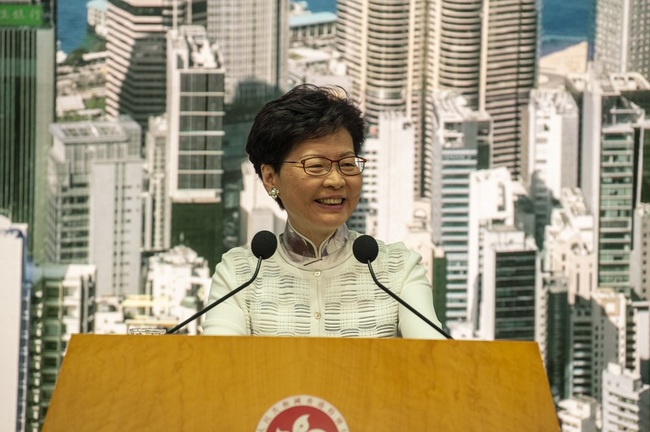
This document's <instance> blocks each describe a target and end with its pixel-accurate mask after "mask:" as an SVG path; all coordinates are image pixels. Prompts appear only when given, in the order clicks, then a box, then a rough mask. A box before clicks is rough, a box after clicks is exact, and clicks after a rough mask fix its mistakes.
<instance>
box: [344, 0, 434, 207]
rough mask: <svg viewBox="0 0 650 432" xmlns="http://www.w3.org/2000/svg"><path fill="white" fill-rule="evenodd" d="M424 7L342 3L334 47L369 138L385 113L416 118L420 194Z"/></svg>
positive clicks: (407, 1) (379, 0)
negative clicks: (367, 126) (338, 54)
mask: <svg viewBox="0 0 650 432" xmlns="http://www.w3.org/2000/svg"><path fill="white" fill-rule="evenodd" d="M425 7H426V2H425V1H423V0H418V1H413V0H398V1H391V2H386V1H383V0H362V1H358V0H339V1H338V2H337V22H336V43H335V47H336V50H337V51H338V52H339V53H340V56H341V57H340V59H341V61H342V63H343V64H344V65H345V67H346V74H347V75H348V76H349V77H350V78H351V79H352V91H351V93H352V96H353V97H354V98H355V100H357V101H358V102H359V107H360V108H361V110H362V111H363V112H364V114H365V116H366V118H367V121H368V125H369V126H370V135H375V134H376V133H377V126H378V124H379V116H380V113H381V112H383V111H399V112H402V113H404V114H405V115H406V116H407V117H409V118H410V119H411V123H412V127H413V133H414V139H415V159H414V164H415V167H414V169H415V178H414V184H413V191H414V192H415V194H416V195H417V194H420V190H421V184H420V183H421V180H420V177H421V173H420V171H421V170H422V168H421V166H422V162H423V161H422V151H423V147H422V144H421V142H420V141H421V139H422V121H423V118H422V116H423V101H424V89H425V88H424V83H425V81H424V79H425V75H424V74H425V69H424V60H425V57H424V53H425V52H424V49H425V39H424V36H425V22H426V21H425V18H426V14H425ZM413 191H412V192H411V193H413Z"/></svg>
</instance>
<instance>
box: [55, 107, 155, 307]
mask: <svg viewBox="0 0 650 432" xmlns="http://www.w3.org/2000/svg"><path fill="white" fill-rule="evenodd" d="M51 131H52V135H53V136H54V147H53V149H52V152H51V155H50V157H51V161H50V163H51V165H52V168H51V169H52V173H55V175H52V177H51V180H50V182H51V183H50V189H51V191H50V197H51V199H50V207H49V213H48V217H49V222H50V230H49V232H48V259H49V260H50V262H53V263H67V264H74V263H92V264H95V265H96V266H97V278H98V279H96V281H97V287H98V291H97V292H98V294H99V295H108V294H113V295H122V294H127V293H138V292H139V290H140V247H141V243H142V242H141V236H142V183H143V169H142V166H143V160H142V159H141V157H140V142H141V141H140V134H141V132H140V127H139V126H138V124H137V123H135V122H134V121H133V120H132V119H130V118H121V119H120V120H117V121H105V122H71V123H55V124H53V125H52V126H51Z"/></svg>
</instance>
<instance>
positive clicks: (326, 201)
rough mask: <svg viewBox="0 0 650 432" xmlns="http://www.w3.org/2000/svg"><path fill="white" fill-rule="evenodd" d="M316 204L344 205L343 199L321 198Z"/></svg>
mask: <svg viewBox="0 0 650 432" xmlns="http://www.w3.org/2000/svg"><path fill="white" fill-rule="evenodd" d="M316 202H317V203H318V204H323V205H331V206H336V205H341V204H343V198H321V199H317V200H316Z"/></svg>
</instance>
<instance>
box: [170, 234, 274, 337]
mask: <svg viewBox="0 0 650 432" xmlns="http://www.w3.org/2000/svg"><path fill="white" fill-rule="evenodd" d="M277 247H278V239H277V238H276V237H275V234H273V233H272V232H270V231H260V232H258V233H257V234H255V236H254V237H253V240H251V251H252V252H253V255H255V256H256V257H257V267H256V268H255V271H254V272H253V277H251V278H250V279H249V280H248V281H246V282H245V283H243V284H242V285H240V286H238V287H237V288H235V289H234V290H232V291H230V292H229V293H228V294H226V295H225V296H223V297H220V298H218V299H217V300H215V301H214V302H212V303H210V304H209V305H208V306H206V307H204V308H203V309H201V310H200V311H198V312H197V313H195V314H194V315H192V316H191V317H189V318H188V319H186V320H185V321H183V322H182V323H180V324H178V325H176V326H175V327H173V328H171V329H169V330H167V331H166V332H165V334H172V333H176V332H177V331H178V330H179V329H181V328H183V327H184V326H185V325H187V323H189V322H191V321H194V320H195V319H196V318H198V317H200V316H201V315H203V314H205V313H206V312H208V311H209V310H210V309H212V308H214V307H215V306H218V305H220V304H221V303H223V302H225V301H226V300H228V299H229V298H230V297H232V296H234V295H235V294H237V293H238V292H239V291H241V290H243V289H244V288H246V287H247V286H248V285H250V284H252V283H253V281H254V280H255V278H256V277H257V274H258V273H259V271H260V266H261V265H262V261H263V260H265V259H268V258H270V257H271V256H272V255H273V254H274V253H275V250H276V249H277Z"/></svg>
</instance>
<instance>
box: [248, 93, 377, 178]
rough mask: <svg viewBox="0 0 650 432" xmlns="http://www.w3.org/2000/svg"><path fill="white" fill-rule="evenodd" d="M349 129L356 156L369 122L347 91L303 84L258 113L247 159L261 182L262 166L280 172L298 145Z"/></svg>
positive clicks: (268, 104) (250, 134)
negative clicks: (283, 162) (284, 162)
mask: <svg viewBox="0 0 650 432" xmlns="http://www.w3.org/2000/svg"><path fill="white" fill-rule="evenodd" d="M340 129H346V130H347V131H348V132H349V133H350V136H351V137H352V144H353V147H354V154H355V155H357V156H358V155H359V153H360V152H361V147H362V146H363V143H364V141H365V129H366V122H365V119H364V117H363V115H362V113H361V110H359V108H358V106H357V105H356V104H355V103H354V102H353V101H352V99H351V97H350V95H349V94H348V92H347V91H345V89H343V88H342V87H338V86H316V85H313V84H301V85H299V86H296V87H294V88H293V89H292V90H290V91H289V92H288V93H286V94H284V95H283V96H281V97H280V98H278V99H275V100H272V101H270V102H268V103H267V104H266V105H264V107H263V108H262V109H261V110H260V111H259V112H258V113H257V116H256V117H255V121H254V122H253V126H252V128H251V131H250V133H249V135H248V141H247V142H246V152H247V153H248V158H249V159H250V161H251V162H252V163H253V166H254V167H255V172H256V173H257V175H258V176H259V177H260V178H262V170H261V166H262V165H263V164H264V165H270V166H271V167H273V169H274V170H275V171H276V172H279V171H280V168H281V166H282V161H283V160H284V159H285V158H286V156H287V155H288V154H289V153H290V152H291V150H293V149H294V147H295V146H297V145H298V144H300V143H302V142H305V141H308V140H313V139H317V138H321V137H324V136H327V135H330V134H333V133H335V132H337V131H338V130H340Z"/></svg>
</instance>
